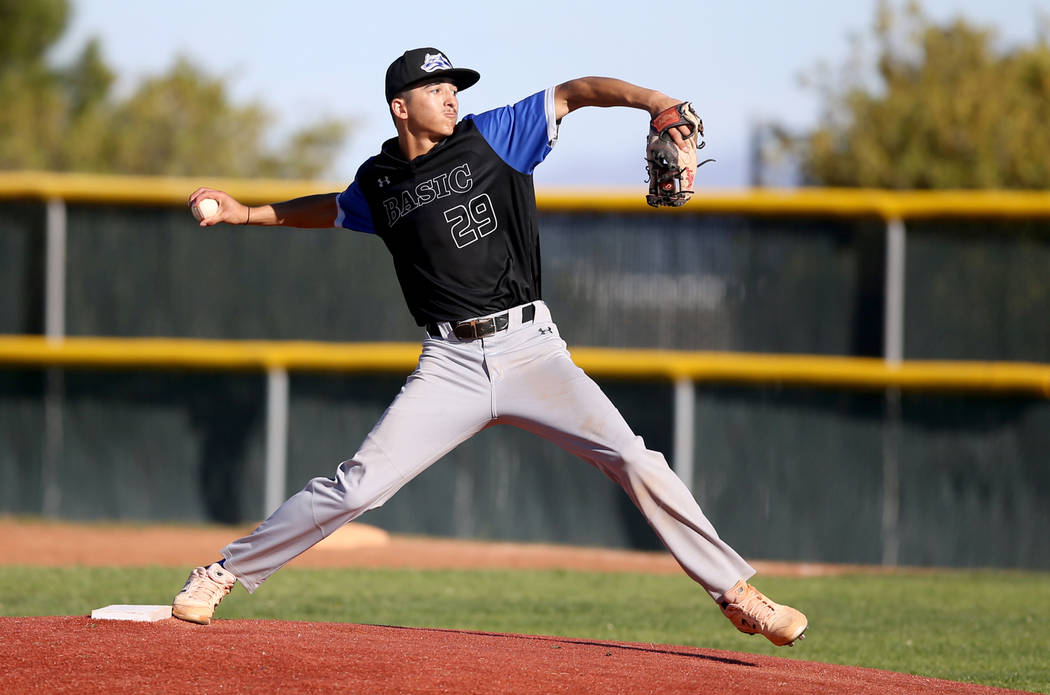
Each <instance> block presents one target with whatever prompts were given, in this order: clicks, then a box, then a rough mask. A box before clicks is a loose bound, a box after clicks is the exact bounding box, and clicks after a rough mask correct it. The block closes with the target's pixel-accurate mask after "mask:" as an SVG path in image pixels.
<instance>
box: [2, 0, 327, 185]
mask: <svg viewBox="0 0 1050 695" xmlns="http://www.w3.org/2000/svg"><path fill="white" fill-rule="evenodd" d="M68 13H69V6H68V2H67V0H46V1H34V2H21V1H19V0H0V26H2V27H4V31H3V32H0V103H3V104H4V108H3V109H2V110H0V169H44V170H53V171H89V172H96V173H120V174H160V175H172V176H191V175H208V176H238V177H275V178H282V177H283V178H314V177H317V176H320V175H321V174H323V173H324V172H325V171H326V170H327V169H328V167H329V166H330V165H331V162H332V160H333V158H334V156H335V154H336V152H337V151H338V148H339V147H340V145H341V144H342V142H343V140H344V138H345V135H346V126H345V124H343V123H341V122H338V121H335V120H321V121H319V122H317V123H315V124H312V125H309V126H307V127H306V128H304V129H303V130H301V131H300V132H297V133H294V134H293V135H292V136H291V137H290V139H289V141H288V142H287V143H285V144H284V145H283V146H281V147H279V148H277V149H270V148H267V147H266V146H265V145H264V144H263V143H264V142H266V140H267V138H266V128H267V126H268V125H269V124H270V121H271V117H270V115H269V114H268V113H267V111H266V109H265V108H264V107H263V106H262V105H260V104H246V105H237V104H234V103H232V102H231V100H230V96H229V94H228V88H227V85H226V83H225V81H224V80H223V79H221V78H214V77H210V76H208V75H207V74H205V73H204V72H203V71H202V70H201V69H200V68H198V67H196V66H195V65H193V63H192V62H191V61H190V60H188V59H186V58H179V59H177V60H176V62H175V64H174V65H173V66H172V67H171V68H170V70H169V71H168V72H167V73H165V74H163V75H159V76H156V77H152V78H150V79H147V80H145V81H144V82H143V83H142V84H141V85H139V86H138V88H137V89H136V90H135V91H134V92H133V93H132V94H131V95H130V96H128V97H127V98H125V99H119V98H117V97H116V96H114V95H113V94H112V92H111V87H112V85H113V82H114V78H115V76H114V74H113V72H112V70H111V69H110V68H109V67H108V66H107V65H106V63H105V59H104V57H103V50H102V46H101V44H100V42H99V41H98V40H97V39H93V40H91V41H89V42H88V43H87V45H86V46H85V47H84V49H83V50H82V52H81V53H80V54H79V56H78V57H77V58H76V59H75V60H74V61H73V63H72V64H71V65H69V66H64V67H53V66H51V65H49V64H48V63H47V61H46V53H47V50H48V49H49V48H50V46H51V45H52V44H53V43H54V42H55V41H57V40H58V39H59V38H60V37H61V35H62V32H63V31H64V29H65V26H66V20H67V15H68ZM12 28H13V29H12Z"/></svg>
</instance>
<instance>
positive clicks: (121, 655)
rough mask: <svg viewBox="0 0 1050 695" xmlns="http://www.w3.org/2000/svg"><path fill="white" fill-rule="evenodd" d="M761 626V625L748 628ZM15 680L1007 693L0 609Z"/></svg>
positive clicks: (285, 629)
mask: <svg viewBox="0 0 1050 695" xmlns="http://www.w3.org/2000/svg"><path fill="white" fill-rule="evenodd" d="M756 639H757V638H756ZM0 674H3V679H2V682H3V690H4V691H5V692H17V693H56V692H76V693H83V694H90V693H107V694H112V693H128V692H135V693H145V692H148V693H154V694H158V695H163V694H164V693H176V692H180V693H181V692H223V693H267V692H295V693H329V692H331V693H335V692H339V693H499V694H500V695H508V694H514V693H572V694H573V695H587V694H590V693H596V694H597V693H601V695H607V694H608V693H659V694H661V695H664V694H672V693H689V694H690V695H696V694H698V693H700V694H703V693H727V692H739V693H758V694H761V693H784V692H789V693H799V694H801V693H814V694H818V693H819V694H821V695H822V694H823V693H829V692H834V693H858V694H861V693H871V694H872V695H883V694H884V693H922V694H923V695H930V694H935V693H953V694H958V693H965V694H970V693H1004V692H1010V691H1005V690H999V689H995V688H988V687H984V686H974V685H966V684H962V683H953V682H950V681H942V680H935V679H930V678H920V677H916V676H907V675H903V674H899V673H890V672H886V671H878V670H875V669H866V668H858V667H852V666H832V665H827V664H817V663H811V662H801V661H795V660H793V659H784V658H776V657H767V656H756V655H753V654H736V653H733V652H724V651H717V650H711V649H697V648H693V647H674V646H665V645H654V644H630V643H617V642H596V641H586V640H575V639H568V638H561V637H534V636H526V635H506V634H493V633H483V632H463V631H455V630H436V629H420V628H400V627H383V626H375V625H347V624H341V623H306V622H283V621H250V620H220V621H216V622H214V623H212V624H211V625H210V626H207V627H202V626H198V625H192V624H189V623H184V622H182V621H178V620H174V619H169V620H164V621H160V622H157V623H130V622H117V621H99V620H91V619H90V618H87V617H54V618H51V617H49V618H0Z"/></svg>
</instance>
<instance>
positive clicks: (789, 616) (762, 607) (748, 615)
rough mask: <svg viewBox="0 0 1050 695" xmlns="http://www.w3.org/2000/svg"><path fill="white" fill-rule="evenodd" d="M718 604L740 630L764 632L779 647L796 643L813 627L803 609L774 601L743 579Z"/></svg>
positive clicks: (759, 633) (752, 633)
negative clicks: (810, 626) (810, 625)
mask: <svg viewBox="0 0 1050 695" xmlns="http://www.w3.org/2000/svg"><path fill="white" fill-rule="evenodd" d="M718 605H719V606H721V608H722V613H724V614H725V616H726V617H727V618H729V620H730V622H732V623H733V625H735V626H736V629H737V630H740V631H741V632H743V633H746V634H748V635H763V636H765V638H766V639H768V640H769V641H770V642H772V643H773V644H775V645H776V646H778V647H783V646H785V645H786V646H790V647H793V646H795V642H796V641H797V640H800V639H805V632H806V629H807V628H808V627H809V621H808V620H807V619H806V616H805V615H803V613H802V611H799V610H796V609H794V608H792V607H791V606H782V605H781V604H779V603H774V602H773V601H770V600H769V599H768V598H766V597H765V596H764V595H763V594H762V592H760V591H759V590H758V589H756V588H755V587H753V586H751V585H750V584H748V583H747V582H745V581H744V580H743V579H741V580H740V581H739V582H737V583H736V584H735V585H734V586H733V588H732V589H730V590H729V591H727V592H726V593H725V594H724V595H723V596H722V599H721V600H720V601H719V602H718Z"/></svg>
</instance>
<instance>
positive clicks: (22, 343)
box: [0, 336, 1050, 398]
mask: <svg viewBox="0 0 1050 695" xmlns="http://www.w3.org/2000/svg"><path fill="white" fill-rule="evenodd" d="M419 350H420V347H419V344H418V343H320V342H300V341H255V340H193V339H177V338H90V337H69V338H65V339H63V340H48V339H46V338H43V337H39V336H0V365H9V366H11V365H16V366H39V367H54V366H61V367H82V368H109V369H141V368H150V369H153V368H159V369H212V370H272V369H281V370H285V371H322V372H395V373H407V372H409V371H411V370H412V369H413V368H414V367H415V364H416V361H417V359H418V358H419ZM572 355H573V359H575V361H576V362H577V364H579V365H580V366H581V367H582V368H583V369H584V370H586V371H587V372H589V373H590V374H592V375H594V376H605V377H614V378H622V379H667V380H671V381H679V380H683V379H687V380H691V381H696V382H735V383H750V384H761V383H779V384H796V385H812V386H823V387H838V388H864V389H884V388H900V389H907V390H928V391H969V392H974V393H1020V394H1027V395H1032V396H1037V397H1041V398H1050V364H1038V363H1024V362H970V361H926V360H908V361H904V362H901V363H899V364H896V365H893V364H890V363H887V362H886V361H884V360H882V359H877V358H862V357H834V356H819V355H764V354H742V353H725V352H686V351H677V350H632V349H616V348H593V347H579V348H573V349H572Z"/></svg>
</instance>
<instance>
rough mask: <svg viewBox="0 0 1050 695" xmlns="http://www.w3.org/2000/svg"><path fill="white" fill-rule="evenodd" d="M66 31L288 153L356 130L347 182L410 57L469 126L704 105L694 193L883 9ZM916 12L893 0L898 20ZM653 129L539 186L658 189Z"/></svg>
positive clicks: (630, 117) (942, 0) (1011, 35)
mask: <svg viewBox="0 0 1050 695" xmlns="http://www.w3.org/2000/svg"><path fill="white" fill-rule="evenodd" d="M70 1H71V4H72V10H73V16H72V19H71V23H70V27H69V29H68V30H67V32H66V34H65V35H64V36H63V38H62V40H61V42H60V43H59V44H58V45H57V46H56V49H55V52H54V53H53V55H52V58H53V59H54V60H55V62H56V63H60V64H61V63H63V62H68V61H71V60H72V59H73V57H74V56H75V55H76V54H77V53H78V52H79V51H80V50H81V49H82V48H83V46H84V43H85V42H86V41H87V40H88V39H90V38H91V37H98V38H100V39H101V41H102V48H103V54H104V56H105V59H106V61H107V63H108V64H109V65H110V67H111V68H113V69H114V71H115V72H116V73H117V75H118V76H119V80H118V83H117V88H118V89H119V90H122V91H123V92H125V93H126V92H129V91H130V90H132V89H133V88H134V87H135V85H136V84H137V83H138V82H139V81H141V80H142V79H143V78H146V77H149V76H152V75H157V74H161V73H163V72H166V71H167V70H168V69H169V68H170V67H171V65H172V64H173V63H174V61H175V59H176V57H178V56H185V57H188V58H190V59H191V60H192V61H193V62H194V63H195V64H197V65H198V66H200V67H202V68H203V69H204V70H205V71H207V72H208V73H209V74H210V75H214V76H220V77H224V78H225V79H226V80H227V84H228V85H229V87H230V90H231V94H232V96H233V98H234V99H235V100H236V101H238V102H242V103H243V102H249V101H251V102H260V103H262V104H263V105H264V106H265V107H266V108H267V110H268V111H269V112H270V113H272V114H273V115H274V116H275V119H276V122H275V124H274V125H275V128H274V131H273V138H274V140H275V141H276V142H279V141H280V139H281V138H282V137H284V136H286V135H287V134H288V133H290V132H292V131H294V130H295V129H297V128H299V127H302V126H304V125H307V124H309V123H311V122H314V121H316V120H317V119H318V118H320V117H335V118H339V119H345V120H347V121H349V122H350V123H351V124H352V130H351V134H350V137H349V138H348V140H347V143H346V145H345V146H344V147H343V148H342V150H341V151H340V152H339V153H338V155H337V157H336V159H335V163H334V165H333V167H332V171H331V172H330V173H329V175H327V176H326V177H325V178H326V179H330V180H334V181H349V180H351V179H352V178H353V175H354V172H355V171H356V170H357V167H358V166H359V165H360V163H361V162H362V161H364V160H365V159H366V158H367V157H369V156H371V155H372V154H375V152H376V151H377V150H378V148H379V145H380V144H381V143H382V141H383V140H385V139H387V138H389V137H391V136H392V135H393V134H394V132H393V125H392V124H391V122H390V118H389V116H388V114H387V109H386V105H385V103H384V96H383V76H384V74H385V72H386V68H387V66H388V65H389V64H390V62H391V61H393V60H394V59H395V58H397V57H398V56H399V55H400V54H401V53H402V52H403V51H405V50H407V49H410V48H416V47H421V46H434V47H437V48H439V49H441V50H442V51H443V52H444V53H445V54H446V55H447V56H448V57H449V59H450V60H451V61H452V63H453V64H454V65H455V66H458V67H469V68H473V69H475V70H477V71H479V72H480V73H481V81H480V82H479V83H478V84H477V85H475V86H473V87H471V88H470V89H469V90H467V91H464V92H463V93H462V94H461V95H460V114H461V115H465V114H467V113H473V112H480V111H484V110H487V109H490V108H493V107H496V106H501V105H503V104H508V103H513V102H515V101H517V100H519V99H522V98H524V97H526V96H529V95H530V94H533V93H534V92H537V91H540V90H542V89H544V88H546V87H548V86H551V85H555V84H558V83H560V82H564V81H566V80H569V79H572V78H575V77H581V76H584V75H604V76H610V77H618V78H620V79H624V80H627V81H629V82H633V83H635V84H640V85H642V86H645V87H650V88H653V89H657V90H660V91H662V92H665V93H667V94H669V95H671V96H674V97H676V98H680V99H682V100H683V101H692V102H693V104H694V106H695V108H696V110H697V111H698V112H699V114H700V115H701V117H702V118H703V120H704V128H705V133H706V141H707V148H706V149H705V151H704V153H705V155H706V156H708V157H714V158H715V159H717V160H718V161H717V163H715V164H711V165H708V166H705V167H703V168H702V169H701V170H700V174H699V175H698V179H697V180H698V182H699V183H700V184H701V185H703V186H707V187H711V188H738V187H744V186H747V185H748V184H749V181H750V169H749V162H748V160H749V154H748V152H749V136H750V133H751V132H752V128H753V125H754V124H755V123H758V122H763V121H776V122H778V123H781V124H783V125H786V126H789V127H791V128H794V129H796V130H805V129H807V128H809V127H812V126H813V125H814V124H815V123H816V121H817V118H818V116H819V112H820V106H821V104H820V101H819V98H818V95H817V94H816V93H815V92H814V91H813V90H812V89H811V88H806V87H804V86H803V85H802V83H801V80H800V77H801V76H802V75H803V74H804V73H812V72H813V71H814V69H815V68H816V67H817V66H818V65H821V64H824V65H828V66H831V67H833V68H834V67H837V66H841V65H843V64H845V62H846V59H847V57H848V56H849V55H850V53H851V50H852V48H851V47H852V46H853V44H854V42H855V41H856V40H858V38H860V39H864V38H867V37H870V35H871V34H870V28H871V26H872V23H873V20H874V16H875V7H876V4H877V0H794V1H793V2H783V0H738V1H737V2H725V1H722V2H708V1H706V0H705V1H702V2H701V1H696V0H694V1H693V2H684V3H683V2H678V3H667V4H665V5H663V6H660V5H657V4H652V3H643V2H621V1H618V0H611V1H606V2H592V1H583V2H570V1H566V0H559V1H554V0H525V1H524V2H520V3H519V2H476V3H459V4H452V3H435V2H419V1H417V0H399V1H398V2H396V3H390V4H389V5H388V4H386V3H384V2H368V3H362V2H355V1H350V0H342V1H341V0H297V1H296V2H278V1H276V0H180V1H179V2H168V3H155V2H138V1H132V0H70ZM902 2H903V0H892V5H893V6H894V7H897V8H900V7H901V6H902ZM921 4H922V7H923V9H924V11H925V12H926V14H927V15H929V16H930V17H932V18H934V19H935V20H937V21H948V20H950V19H952V18H955V17H958V16H962V17H965V18H966V19H967V20H969V21H970V22H972V23H976V24H979V25H983V26H988V27H992V28H994V29H995V30H996V33H997V36H998V38H999V41H1000V43H1001V44H1003V45H1010V44H1017V43H1027V42H1031V41H1033V40H1034V39H1035V38H1036V35H1037V34H1036V27H1037V25H1038V24H1039V21H1040V18H1045V17H1048V16H1050V0H1000V1H999V2H988V1H987V0H924V1H923V2H922V3H921ZM647 120H648V118H647V115H646V114H645V113H644V112H642V111H638V110H634V109H624V108H616V109H598V108H591V109H582V110H580V111H577V112H574V113H572V114H570V115H569V116H568V117H567V118H566V119H565V120H564V121H563V123H562V127H561V131H560V135H559V140H558V144H557V145H556V147H555V148H554V151H553V152H552V153H551V154H550V155H549V156H548V158H547V160H546V161H545V162H544V163H543V164H541V165H540V166H539V167H538V168H537V170H536V174H535V181H536V184H537V185H538V186H549V187H565V186H581V187H587V188H596V187H598V188H601V187H607V188H610V189H612V188H617V189H625V188H631V187H637V188H638V189H639V190H641V189H642V188H644V179H645V174H644V163H643V155H644V140H645V133H646V124H647Z"/></svg>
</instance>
